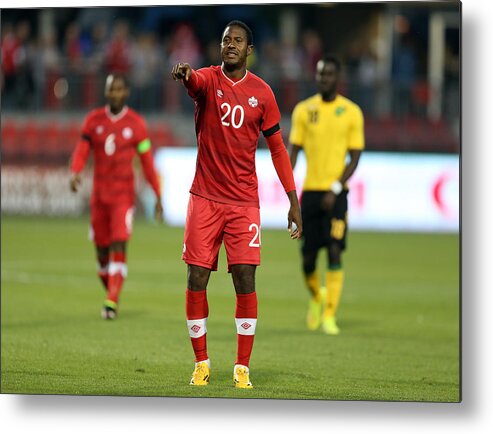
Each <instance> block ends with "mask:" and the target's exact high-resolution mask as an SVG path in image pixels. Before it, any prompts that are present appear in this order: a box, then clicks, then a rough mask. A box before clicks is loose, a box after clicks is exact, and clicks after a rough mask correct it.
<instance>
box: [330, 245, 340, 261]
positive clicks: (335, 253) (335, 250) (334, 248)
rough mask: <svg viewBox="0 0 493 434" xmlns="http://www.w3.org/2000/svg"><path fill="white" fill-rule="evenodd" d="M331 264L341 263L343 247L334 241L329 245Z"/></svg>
mask: <svg viewBox="0 0 493 434" xmlns="http://www.w3.org/2000/svg"><path fill="white" fill-rule="evenodd" d="M328 256H329V266H330V265H340V264H341V247H340V246H339V244H336V243H333V244H331V245H330V246H329V255H328Z"/></svg>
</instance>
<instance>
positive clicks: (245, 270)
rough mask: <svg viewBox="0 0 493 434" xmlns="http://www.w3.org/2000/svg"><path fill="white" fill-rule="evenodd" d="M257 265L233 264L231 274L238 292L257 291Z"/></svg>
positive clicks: (249, 292) (248, 292)
mask: <svg viewBox="0 0 493 434" xmlns="http://www.w3.org/2000/svg"><path fill="white" fill-rule="evenodd" d="M256 269H257V267H256V266H255V265H244V264H237V265H232V266H231V275H232V277H233V284H234V287H235V291H236V293H237V294H251V293H252V292H255V270H256Z"/></svg>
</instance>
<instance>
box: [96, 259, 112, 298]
mask: <svg viewBox="0 0 493 434" xmlns="http://www.w3.org/2000/svg"><path fill="white" fill-rule="evenodd" d="M109 262H110V258H109V256H98V264H99V267H98V276H99V278H100V279H101V282H103V286H104V288H105V290H106V291H108V268H109Z"/></svg>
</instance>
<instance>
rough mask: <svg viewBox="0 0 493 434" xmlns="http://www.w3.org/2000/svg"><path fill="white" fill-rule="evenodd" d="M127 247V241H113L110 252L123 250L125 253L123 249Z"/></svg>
mask: <svg viewBox="0 0 493 434" xmlns="http://www.w3.org/2000/svg"><path fill="white" fill-rule="evenodd" d="M126 249H127V242H126V241H113V242H112V243H111V246H110V250H111V251H112V252H123V253H125V250H126Z"/></svg>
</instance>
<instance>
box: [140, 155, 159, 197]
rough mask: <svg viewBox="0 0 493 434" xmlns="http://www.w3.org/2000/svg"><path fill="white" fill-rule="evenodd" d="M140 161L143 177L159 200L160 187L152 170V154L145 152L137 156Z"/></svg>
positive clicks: (154, 170)
mask: <svg viewBox="0 0 493 434" xmlns="http://www.w3.org/2000/svg"><path fill="white" fill-rule="evenodd" d="M139 156H140V161H141V163H142V170H143V171H144V176H145V179H146V180H147V182H148V183H149V185H150V186H151V188H152V190H153V191H154V194H155V195H156V198H157V199H159V198H160V197H161V187H160V185H159V179H158V176H157V173H156V169H155V168H154V158H153V156H152V152H151V151H150V150H149V151H146V152H144V153H143V154H139Z"/></svg>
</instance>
